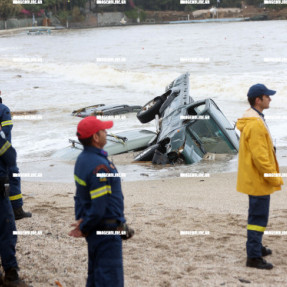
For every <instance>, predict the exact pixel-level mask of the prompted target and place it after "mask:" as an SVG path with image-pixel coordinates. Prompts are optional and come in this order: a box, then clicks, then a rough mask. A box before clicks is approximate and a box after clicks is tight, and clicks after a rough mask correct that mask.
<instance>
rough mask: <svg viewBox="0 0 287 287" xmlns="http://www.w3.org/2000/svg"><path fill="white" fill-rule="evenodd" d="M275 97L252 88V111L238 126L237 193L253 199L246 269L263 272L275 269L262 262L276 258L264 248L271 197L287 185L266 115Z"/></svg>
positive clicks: (261, 86)
mask: <svg viewBox="0 0 287 287" xmlns="http://www.w3.org/2000/svg"><path fill="white" fill-rule="evenodd" d="M275 93H276V91H273V90H269V89H267V87H266V86H264V85H262V84H256V85H253V86H251V87H250V89H249V91H248V94H247V97H248V101H249V103H250V106H251V107H250V109H248V110H247V111H246V112H245V114H244V115H243V117H242V118H241V119H239V120H238V121H237V124H236V126H237V128H238V129H239V130H240V132H241V136H240V144H239V157H238V176H237V190H238V191H239V192H243V193H246V194H248V196H249V210H248V225H247V242H246V250H247V262H246V266H248V267H255V268H259V269H272V268H273V265H272V264H271V263H268V262H266V260H264V259H263V258H262V257H264V256H267V255H270V254H272V251H271V250H270V249H268V248H266V247H264V246H263V245H262V237H263V233H264V231H265V228H266V226H267V222H268V217H269V205H270V194H271V193H273V192H275V191H276V190H281V185H282V184H283V181H282V177H281V176H280V174H279V166H278V162H277V159H276V154H275V148H274V146H273V142H272V138H271V135H270V132H269V129H268V126H267V124H266V122H265V120H264V115H263V113H262V112H263V110H264V109H268V108H269V104H270V102H271V98H270V96H272V95H274V94H275ZM270 174H272V176H270Z"/></svg>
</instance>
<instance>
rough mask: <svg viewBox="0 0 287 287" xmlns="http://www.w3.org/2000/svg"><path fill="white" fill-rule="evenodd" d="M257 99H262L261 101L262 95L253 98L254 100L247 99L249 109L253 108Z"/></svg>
mask: <svg viewBox="0 0 287 287" xmlns="http://www.w3.org/2000/svg"><path fill="white" fill-rule="evenodd" d="M257 98H259V99H260V100H262V99H263V95H262V96H258V97H255V98H248V102H249V104H250V106H251V107H254V105H255V101H256V99H257Z"/></svg>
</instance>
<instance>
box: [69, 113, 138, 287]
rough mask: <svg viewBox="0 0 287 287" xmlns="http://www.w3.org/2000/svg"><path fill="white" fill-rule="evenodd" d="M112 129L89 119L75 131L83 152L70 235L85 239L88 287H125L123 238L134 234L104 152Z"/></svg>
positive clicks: (117, 182)
mask: <svg viewBox="0 0 287 287" xmlns="http://www.w3.org/2000/svg"><path fill="white" fill-rule="evenodd" d="M112 126H113V122H112V121H106V122H103V121H100V120H98V119H97V118H96V117H94V116H90V117H87V118H85V119H83V120H81V121H80V123H79V124H78V129H77V136H78V139H79V141H80V142H81V143H82V144H83V146H84V150H83V152H82V153H81V154H80V155H79V156H78V159H77V162H76V165H75V183H76V196H75V214H76V220H77V221H76V223H74V224H73V225H72V226H74V227H75V228H74V229H73V230H72V231H71V232H70V233H69V234H70V235H71V236H74V237H82V236H85V237H86V240H87V243H88V257H89V262H88V279H87V285H86V286H87V287H92V286H97V287H111V286H113V287H122V286H124V276H123V262H122V261H123V260H122V238H123V239H128V238H130V237H132V235H133V233H134V232H133V230H132V229H130V228H128V226H127V225H126V224H125V221H126V220H125V217H124V198H123V194H122V190H121V180H120V178H119V177H116V176H115V175H116V174H117V170H116V168H115V166H114V165H113V163H112V162H110V161H109V160H108V158H107V156H108V154H107V152H105V151H104V150H103V147H104V145H105V144H106V135H107V133H106V129H109V128H111V127H112ZM120 231H121V234H122V236H121V235H119V233H120ZM101 234H105V235H101ZM107 234H109V235H107ZM123 234H124V235H123Z"/></svg>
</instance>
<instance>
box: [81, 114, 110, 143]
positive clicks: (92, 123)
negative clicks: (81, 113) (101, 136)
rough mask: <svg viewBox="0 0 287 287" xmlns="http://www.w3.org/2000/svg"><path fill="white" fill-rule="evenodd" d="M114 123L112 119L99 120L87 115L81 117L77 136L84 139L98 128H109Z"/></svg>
mask: <svg viewBox="0 0 287 287" xmlns="http://www.w3.org/2000/svg"><path fill="white" fill-rule="evenodd" d="M113 125H114V123H113V122H112V121H105V122H103V121H100V120H99V119H97V117H95V116H89V117H86V118H84V119H82V120H81V121H80V122H79V124H78V127H77V136H78V138H79V139H86V138H89V137H91V136H92V135H93V134H95V133H96V132H98V131H100V130H106V129H110V128H111V127H112V126H113Z"/></svg>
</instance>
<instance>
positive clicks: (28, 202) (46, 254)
mask: <svg viewBox="0 0 287 287" xmlns="http://www.w3.org/2000/svg"><path fill="white" fill-rule="evenodd" d="M286 171H287V168H281V172H286ZM22 186H23V195H24V202H25V209H26V210H29V211H32V212H33V217H32V219H24V220H21V221H17V229H18V231H25V230H28V231H37V232H38V231H42V235H19V236H18V244H17V257H18V261H19V265H20V267H21V271H20V274H21V276H22V277H23V278H24V279H25V281H26V282H29V283H30V284H31V285H32V286H34V287H37V286H39V287H40V286H61V285H62V286H63V287H65V286H67V287H68V286H71V287H72V286H75V287H83V286H85V281H86V273H87V250H86V249H87V246H86V242H85V240H84V239H74V238H71V237H69V236H68V235H67V234H68V232H69V230H70V227H69V226H70V224H71V223H73V221H74V200H73V196H74V191H75V187H74V183H69V184H63V183H34V182H23V183H22ZM122 186H123V191H124V196H125V214H126V218H127V221H128V223H129V224H130V225H131V226H132V227H133V228H134V229H135V232H136V234H135V236H134V237H133V238H132V239H131V240H129V241H126V242H124V243H123V252H124V270H125V286H127V287H135V286H140V287H145V286H160V287H168V286H245V285H246V284H247V283H248V282H250V284H248V285H247V286H286V280H287V274H286V272H285V270H286V267H287V259H286V258H287V257H286V256H287V250H286V243H287V235H286V233H285V235H280V236H279V235H265V236H264V244H265V245H267V246H269V248H271V249H272V250H273V254H272V255H271V256H269V257H268V260H269V261H270V262H272V263H273V264H274V266H275V268H274V269H273V270H271V271H261V270H257V269H253V268H247V267H245V260H246V253H245V242H246V217H247V208H248V197H247V195H244V194H241V193H239V192H237V191H236V173H225V174H212V175H211V176H210V177H209V178H175V179H172V178H169V179H160V180H150V181H141V182H139V181H137V182H123V185H122ZM286 191H287V187H286V185H285V186H283V189H282V191H279V192H276V193H274V194H273V195H272V197H271V213H270V218H269V224H268V228H267V230H268V231H287V226H286V216H287V209H286V206H287V203H286V199H287V193H286ZM181 231H190V234H189V235H180V232H181ZM200 231H204V232H205V234H200V233H202V232H200ZM196 232H197V235H196V234H195V233H196ZM240 280H241V281H240ZM242 281H243V282H242ZM56 282H59V283H60V284H61V285H57V284H56ZM244 282H245V283H244Z"/></svg>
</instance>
